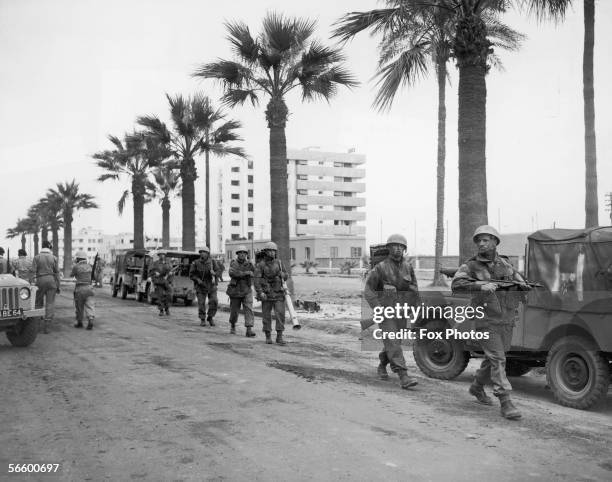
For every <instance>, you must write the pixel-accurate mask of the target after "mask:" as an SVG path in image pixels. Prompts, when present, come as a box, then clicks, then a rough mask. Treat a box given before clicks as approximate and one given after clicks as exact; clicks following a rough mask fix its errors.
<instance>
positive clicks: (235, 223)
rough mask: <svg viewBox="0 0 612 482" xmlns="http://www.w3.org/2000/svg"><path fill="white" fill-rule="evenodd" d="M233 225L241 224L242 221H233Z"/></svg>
mask: <svg viewBox="0 0 612 482" xmlns="http://www.w3.org/2000/svg"><path fill="white" fill-rule="evenodd" d="M232 226H240V221H232Z"/></svg>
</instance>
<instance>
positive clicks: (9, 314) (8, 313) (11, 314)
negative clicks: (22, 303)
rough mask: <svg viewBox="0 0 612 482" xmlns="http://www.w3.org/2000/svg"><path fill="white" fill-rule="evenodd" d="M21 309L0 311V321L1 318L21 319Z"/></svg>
mask: <svg viewBox="0 0 612 482" xmlns="http://www.w3.org/2000/svg"><path fill="white" fill-rule="evenodd" d="M22 315H23V308H15V309H13V310H0V319H2V318H17V317H19V318H21V316H22Z"/></svg>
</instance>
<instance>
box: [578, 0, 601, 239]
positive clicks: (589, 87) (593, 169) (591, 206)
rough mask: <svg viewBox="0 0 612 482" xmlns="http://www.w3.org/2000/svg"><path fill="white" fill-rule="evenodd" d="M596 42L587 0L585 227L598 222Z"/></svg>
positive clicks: (591, 2) (592, 2) (590, 0)
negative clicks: (594, 52) (594, 62)
mask: <svg viewBox="0 0 612 482" xmlns="http://www.w3.org/2000/svg"><path fill="white" fill-rule="evenodd" d="M594 44H595V0H584V52H583V57H582V84H583V90H582V92H583V96H584V160H585V164H586V166H585V167H586V179H585V181H586V182H585V188H586V189H585V201H584V208H585V214H586V219H585V226H586V227H587V228H592V227H595V226H598V225H599V206H598V200H597V152H596V144H595V88H594V86H593V48H594Z"/></svg>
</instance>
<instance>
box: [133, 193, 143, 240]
mask: <svg viewBox="0 0 612 482" xmlns="http://www.w3.org/2000/svg"><path fill="white" fill-rule="evenodd" d="M132 198H133V200H134V206H133V208H134V248H135V249H142V248H144V247H145V242H144V187H143V186H141V185H140V184H139V183H138V182H137V181H132Z"/></svg>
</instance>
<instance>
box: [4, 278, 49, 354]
mask: <svg viewBox="0 0 612 482" xmlns="http://www.w3.org/2000/svg"><path fill="white" fill-rule="evenodd" d="M35 301H36V286H33V285H30V283H28V282H27V281H25V280H22V279H21V278H16V277H15V276H13V275H12V274H1V275H0V331H5V332H6V337H7V338H8V340H9V341H10V342H11V344H12V345H13V346H21V347H23V346H29V345H31V344H32V343H34V340H36V335H38V326H39V324H40V319H41V318H42V317H43V315H44V313H45V309H44V308H36V307H35Z"/></svg>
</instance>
